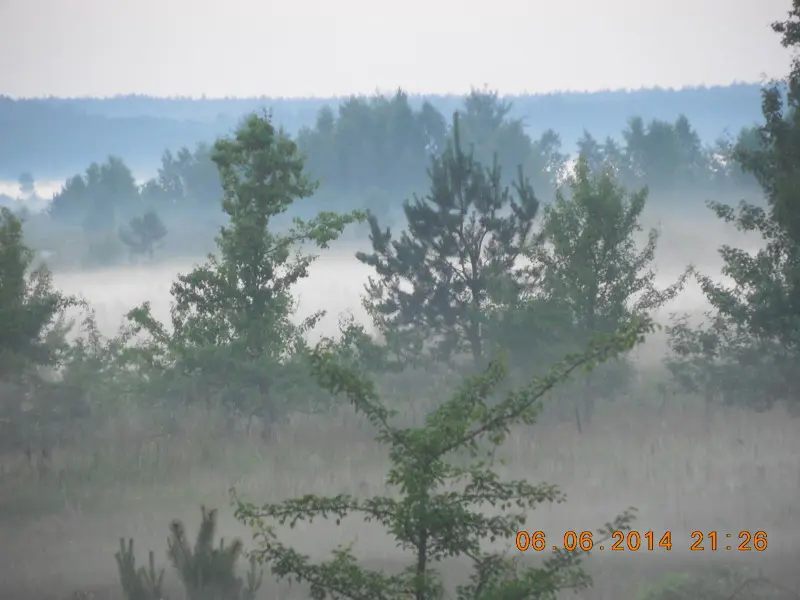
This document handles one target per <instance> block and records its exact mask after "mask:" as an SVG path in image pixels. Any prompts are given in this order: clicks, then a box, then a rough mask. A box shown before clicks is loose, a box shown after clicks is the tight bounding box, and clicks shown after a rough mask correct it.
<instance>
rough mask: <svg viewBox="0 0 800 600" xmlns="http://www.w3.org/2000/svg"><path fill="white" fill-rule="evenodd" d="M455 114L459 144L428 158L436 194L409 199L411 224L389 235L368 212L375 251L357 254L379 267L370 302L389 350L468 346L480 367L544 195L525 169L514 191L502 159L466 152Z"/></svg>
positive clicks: (456, 350)
mask: <svg viewBox="0 0 800 600" xmlns="http://www.w3.org/2000/svg"><path fill="white" fill-rule="evenodd" d="M453 121H454V122H453V139H452V141H450V142H448V145H447V147H446V149H445V150H444V152H443V153H442V155H441V156H439V157H436V158H434V159H433V160H432V163H431V168H430V171H429V173H430V185H431V187H430V192H429V194H428V195H427V196H425V197H419V196H414V198H413V200H412V201H410V202H409V201H406V202H405V203H404V206H403V208H404V211H405V215H406V219H407V221H408V228H407V230H406V231H405V232H403V233H402V235H401V236H400V238H399V239H398V240H392V235H391V230H390V229H388V228H387V229H386V230H385V231H384V230H381V227H380V226H379V223H378V220H377V218H376V217H375V216H374V215H373V216H370V219H369V224H370V228H371V230H372V233H371V235H370V240H371V242H372V250H373V251H372V253H371V254H367V253H364V252H359V253H357V254H356V257H357V258H358V260H359V261H361V262H362V263H364V264H366V265H369V266H371V267H373V268H374V269H375V271H376V272H377V278H370V280H369V283H368V285H367V296H366V298H365V299H364V305H365V307H366V308H367V310H368V311H369V312H370V314H371V316H372V317H373V319H374V321H375V324H376V326H377V327H378V329H379V331H380V332H381V334H382V335H383V336H384V337H385V338H386V339H387V342H388V345H389V346H390V347H392V348H395V349H398V352H399V353H400V354H402V355H405V356H406V357H416V360H418V361H423V362H424V361H425V360H427V357H429V356H430V357H433V358H434V360H435V361H437V362H438V361H441V360H449V359H451V358H453V357H455V356H458V355H460V354H461V353H463V352H468V353H470V354H471V356H472V360H473V362H474V364H475V365H476V366H478V367H482V366H483V361H484V358H485V354H486V351H485V348H484V345H485V343H486V332H485V329H484V320H485V318H484V314H485V311H486V309H487V307H488V306H489V304H490V302H491V300H492V298H491V290H492V288H493V287H495V286H497V285H499V284H500V282H501V281H502V282H505V283H508V284H510V285H515V286H517V285H520V281H521V280H522V279H523V278H524V275H525V269H524V268H523V267H521V266H520V265H519V264H518V259H519V258H520V257H521V256H522V254H523V252H524V251H525V248H526V247H527V245H528V244H530V243H531V238H532V237H533V234H532V228H533V223H534V219H535V217H536V213H537V211H538V209H539V201H538V200H537V199H536V196H535V195H534V193H533V188H532V187H531V185H530V182H529V181H528V180H527V179H525V178H524V177H523V175H522V170H521V169H520V170H519V178H518V181H517V182H516V183H515V185H514V187H513V189H509V188H508V187H506V186H505V185H504V184H503V183H502V170H501V169H500V167H499V165H498V164H497V162H495V163H494V165H493V167H492V168H486V167H484V166H482V165H481V164H480V163H478V162H477V161H476V160H475V158H474V156H473V154H472V153H469V154H467V153H465V152H464V150H463V149H462V146H461V140H460V135H459V125H458V123H459V118H458V114H456V115H455V116H454V120H453ZM423 348H424V351H423Z"/></svg>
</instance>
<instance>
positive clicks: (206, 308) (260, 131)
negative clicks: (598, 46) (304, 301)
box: [128, 115, 363, 424]
mask: <svg viewBox="0 0 800 600" xmlns="http://www.w3.org/2000/svg"><path fill="white" fill-rule="evenodd" d="M212 158H213V160H214V162H215V163H216V164H217V166H218V168H219V172H220V180H221V181H222V187H223V191H224V197H223V201H222V209H223V211H224V212H225V214H226V215H227V216H228V219H229V220H228V224H227V225H225V226H223V227H222V228H221V230H220V235H219V237H218V238H217V246H218V248H219V251H220V256H219V257H217V256H213V255H212V256H209V258H208V261H207V262H206V264H204V265H202V266H199V267H196V268H195V269H194V270H193V271H191V272H190V273H187V274H184V275H180V276H179V277H178V279H177V280H176V281H175V283H174V284H173V286H172V289H171V294H172V297H173V300H174V303H173V306H172V310H171V321H172V323H171V325H172V327H171V331H167V329H166V328H165V327H164V326H163V325H162V324H161V323H158V322H157V321H156V320H155V319H154V318H153V317H152V315H151V314H150V307H149V305H148V304H144V305H143V306H141V307H138V308H136V309H134V310H132V311H130V313H129V314H128V317H129V319H130V320H131V322H132V325H133V329H132V331H131V332H130V333H131V334H136V333H139V332H140V331H143V332H146V333H147V334H148V338H147V342H145V343H144V344H143V345H141V346H140V347H139V354H138V358H137V361H138V364H139V365H140V366H144V367H146V369H147V372H148V373H149V374H150V375H151V376H152V377H154V378H155V379H154V381H158V382H159V385H162V386H164V385H165V384H166V389H162V391H161V393H164V392H165V391H168V393H174V392H175V391H178V390H180V393H181V395H182V396H183V397H184V398H186V397H187V396H186V392H187V391H188V392H190V395H192V396H196V394H197V392H198V390H203V391H202V395H203V396H205V398H206V399H207V401H210V402H212V403H217V404H223V405H226V406H228V407H229V408H230V409H231V410H232V411H234V412H238V413H240V414H242V415H246V416H259V417H261V418H262V419H263V420H264V421H265V422H266V423H267V424H271V423H272V422H273V421H275V420H276V419H277V418H278V417H279V416H280V414H282V413H283V412H284V411H285V406H283V405H282V404H281V403H283V404H292V403H295V402H297V403H301V402H306V403H307V402H308V397H307V394H306V393H305V392H306V391H308V390H309V386H307V385H305V381H306V380H307V375H306V371H307V369H306V367H305V364H304V363H303V361H302V356H303V354H304V352H305V339H304V335H305V334H306V333H307V332H308V331H309V330H310V329H311V328H312V327H314V325H315V324H316V322H317V321H318V320H319V319H320V318H321V317H322V315H323V314H324V313H316V314H313V315H311V316H309V317H308V318H307V319H305V320H304V321H303V322H302V323H300V324H299V325H296V324H294V323H292V321H291V316H292V314H293V311H294V301H293V299H292V296H291V289H292V286H293V285H294V284H295V283H297V282H298V281H299V280H300V279H302V278H304V277H307V275H308V268H309V266H310V265H311V263H312V262H313V261H314V259H315V258H316V256H314V255H311V254H305V253H303V252H302V251H301V250H298V248H299V247H301V246H302V245H304V244H316V245H317V246H318V247H321V248H326V247H327V246H328V244H329V243H330V242H331V241H333V240H335V239H336V237H338V235H339V234H340V233H341V232H342V230H343V229H344V228H345V227H346V226H347V225H348V224H349V223H351V222H353V221H355V220H357V219H361V218H363V215H360V214H350V215H337V214H335V213H329V212H323V213H320V214H319V215H318V216H317V217H316V218H314V219H311V220H309V221H307V222H306V221H302V220H300V219H298V218H295V219H294V223H293V226H292V227H291V228H290V229H289V231H288V232H287V233H285V234H280V235H279V234H276V233H274V232H273V231H272V229H271V226H270V221H271V219H272V218H274V217H276V216H277V215H281V214H283V213H285V212H286V211H287V210H288V209H289V208H290V207H291V205H292V204H293V203H294V202H296V201H298V200H302V199H306V198H308V197H310V196H311V194H312V193H313V191H314V189H315V185H314V184H313V183H312V182H310V181H309V180H308V179H307V178H306V176H305V174H304V171H303V159H302V157H301V155H300V154H299V153H298V151H297V147H296V145H295V144H294V142H292V141H291V140H290V139H289V138H288V137H287V136H285V135H284V134H283V133H282V132H279V131H276V130H275V128H274V127H273V126H272V124H271V123H270V119H269V117H268V116H265V117H261V116H258V115H252V116H251V117H249V118H248V119H246V120H245V121H244V123H243V124H242V126H241V127H240V128H239V129H238V130H237V131H236V133H235V135H234V137H233V138H232V139H220V140H218V141H217V143H216V144H215V145H214V150H213V155H212ZM176 386H177V389H176Z"/></svg>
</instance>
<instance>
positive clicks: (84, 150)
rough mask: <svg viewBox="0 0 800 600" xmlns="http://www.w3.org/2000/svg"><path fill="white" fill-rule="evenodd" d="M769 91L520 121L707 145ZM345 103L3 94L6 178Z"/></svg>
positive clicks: (631, 94) (550, 112) (134, 161)
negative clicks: (658, 132) (632, 128)
mask: <svg viewBox="0 0 800 600" xmlns="http://www.w3.org/2000/svg"><path fill="white" fill-rule="evenodd" d="M758 97H759V87H758V85H755V84H734V85H730V86H723V87H709V88H706V87H697V88H685V89H680V90H670V89H658V88H656V89H643V90H634V91H621V90H609V91H601V92H591V93H581V92H565V93H553V94H540V95H534V96H526V95H521V96H514V97H511V98H510V99H511V100H512V101H513V107H512V113H511V115H510V116H511V117H513V118H522V119H524V120H525V124H526V127H527V128H528V131H529V132H530V133H531V135H533V136H534V137H538V136H539V134H540V133H541V132H542V131H544V130H546V129H548V128H552V129H554V130H556V131H558V132H559V133H560V134H561V135H562V137H563V141H564V143H565V144H566V146H567V147H568V148H569V150H570V152H572V151H573V150H574V145H575V141H576V140H577V139H578V138H579V137H580V135H581V134H582V132H583V130H584V129H587V130H589V131H591V132H593V133H594V134H595V135H596V136H598V137H599V138H602V139H604V138H605V137H606V136H609V135H612V136H616V135H617V134H618V133H619V129H620V128H621V127H622V125H623V124H624V123H625V122H626V120H627V119H628V117H630V116H631V115H636V114H640V115H642V116H643V117H644V118H645V120H647V121H649V120H650V119H653V118H657V119H668V120H672V119H673V118H674V115H676V114H678V113H685V114H687V115H688V116H689V117H690V119H691V120H692V122H694V123H696V125H697V126H698V128H699V133H700V135H701V137H702V138H703V139H704V140H711V139H713V138H714V136H717V135H719V134H720V133H721V132H722V131H723V130H725V128H727V127H733V128H735V129H738V128H739V127H741V126H745V125H751V124H753V123H755V121H756V120H757V119H758V116H759V115H758V110H757V103H758ZM426 100H427V101H429V102H430V103H431V104H432V105H433V106H435V107H436V109H437V110H438V111H439V112H440V113H441V114H443V115H445V116H447V117H449V115H451V114H452V113H453V111H455V110H456V109H458V108H459V107H460V106H461V104H462V103H463V96H459V95H448V96H443V95H427V96H411V98H410V102H411V105H412V107H413V108H414V110H419V108H420V106H421V105H422V104H423V102H425V101H426ZM344 101H345V100H340V99H336V98H328V99H325V98H244V99H238V98H222V99H210V98H203V99H187V98H151V97H147V96H120V97H113V98H26V99H17V100H15V99H12V98H8V97H4V96H2V95H0V131H3V137H2V138H0V178H2V179H12V178H14V177H16V176H17V175H19V173H21V172H23V171H33V172H34V173H38V174H39V176H40V177H43V178H44V179H53V178H57V177H58V178H61V177H66V176H68V175H69V174H70V173H71V172H75V171H77V170H79V169H82V168H84V167H85V165H87V164H89V163H91V162H92V161H96V160H99V159H101V158H102V157H104V156H107V155H109V154H113V155H118V156H123V157H124V158H125V159H126V162H128V164H129V165H130V166H131V167H132V168H133V170H134V171H135V172H137V173H138V172H142V171H152V170H153V169H154V168H155V166H156V164H157V159H158V156H159V153H161V152H162V151H163V149H164V148H173V149H174V148H180V147H182V146H189V147H192V146H194V144H196V143H198V142H203V141H205V142H210V141H212V140H214V139H216V137H218V136H220V135H226V134H228V133H229V132H230V131H232V130H233V129H234V128H235V127H236V125H237V123H238V121H239V119H240V118H241V117H242V115H245V114H247V113H249V112H251V111H254V110H255V111H257V110H262V109H263V108H265V107H269V108H270V109H271V110H273V111H274V117H275V120H276V122H277V123H280V124H281V125H282V126H284V127H285V128H286V129H287V131H288V132H289V133H291V134H292V135H295V134H297V132H298V131H299V130H300V128H302V127H304V126H313V123H314V120H315V118H316V115H317V113H318V112H319V110H320V108H322V107H323V106H324V105H328V106H330V107H332V108H333V110H334V111H337V110H338V107H339V105H340V103H341V102H344Z"/></svg>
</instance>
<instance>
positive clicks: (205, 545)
mask: <svg viewBox="0 0 800 600" xmlns="http://www.w3.org/2000/svg"><path fill="white" fill-rule="evenodd" d="M201 512H202V521H201V523H200V529H199V530H198V532H197V539H196V540H195V543H194V546H192V545H191V544H190V543H189V541H188V540H187V538H186V531H185V529H184V526H183V523H181V522H180V521H173V522H172V524H171V525H170V535H169V539H168V540H167V542H168V548H169V549H168V551H167V555H168V556H169V559H170V561H171V562H172V566H173V567H174V568H175V570H176V571H177V572H178V576H179V577H180V579H181V582H182V583H183V586H184V589H185V590H186V598H187V600H253V599H254V598H255V596H256V592H257V591H258V588H259V587H261V582H262V574H261V572H259V571H257V570H256V566H255V561H252V560H251V561H250V571H249V572H248V574H247V586H245V585H244V584H245V582H244V581H243V580H242V579H241V578H240V577H237V576H236V563H237V562H238V561H239V558H240V557H241V556H242V553H243V549H244V546H243V545H242V542H241V541H240V540H238V539H237V540H233V541H232V542H231V543H230V544H228V545H227V546H226V545H225V540H223V539H220V541H219V545H218V546H214V533H215V531H216V527H217V511H216V510H208V511H207V510H206V509H205V507H201Z"/></svg>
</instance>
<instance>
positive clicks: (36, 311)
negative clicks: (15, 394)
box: [0, 207, 79, 380]
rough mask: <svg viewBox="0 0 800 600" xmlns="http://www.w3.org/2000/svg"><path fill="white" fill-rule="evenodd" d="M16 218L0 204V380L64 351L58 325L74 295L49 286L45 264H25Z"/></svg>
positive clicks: (54, 360) (51, 361)
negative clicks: (33, 266)
mask: <svg viewBox="0 0 800 600" xmlns="http://www.w3.org/2000/svg"><path fill="white" fill-rule="evenodd" d="M33 260H34V253H33V251H32V250H31V249H30V248H28V247H27V246H26V245H25V243H24V241H23V230H22V221H21V220H20V219H18V218H17V217H16V216H15V215H14V213H13V212H11V210H9V209H8V208H5V207H0V380H2V379H6V378H8V377H15V376H19V375H22V374H25V373H29V372H30V369H31V368H32V367H37V366H55V365H57V364H58V362H59V359H60V357H61V356H62V352H63V350H64V345H63V343H62V342H63V339H60V338H61V336H60V331H59V327H58V326H59V324H60V318H61V317H63V315H64V311H65V310H66V309H67V308H70V307H73V306H77V305H78V304H79V302H78V300H77V299H75V298H72V297H69V296H65V295H63V294H61V293H60V292H58V291H56V290H54V289H53V281H52V276H51V274H50V272H49V270H48V269H47V267H46V266H44V265H42V266H39V267H36V268H31V267H32V265H33Z"/></svg>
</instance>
